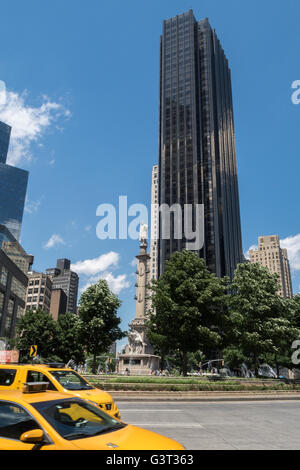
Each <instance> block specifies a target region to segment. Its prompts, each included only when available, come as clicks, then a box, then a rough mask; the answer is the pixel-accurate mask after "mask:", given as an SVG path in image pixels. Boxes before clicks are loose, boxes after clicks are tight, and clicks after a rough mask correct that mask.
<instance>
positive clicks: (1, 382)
mask: <svg viewBox="0 0 300 470" xmlns="http://www.w3.org/2000/svg"><path fill="white" fill-rule="evenodd" d="M16 373H17V370H16V369H0V387H1V386H2V387H9V386H10V385H11V384H12V383H13V382H14V380H15V376H16Z"/></svg>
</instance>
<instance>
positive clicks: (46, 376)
mask: <svg viewBox="0 0 300 470" xmlns="http://www.w3.org/2000/svg"><path fill="white" fill-rule="evenodd" d="M25 382H48V390H53V391H58V392H66V393H70V394H72V395H74V396H76V397H80V398H84V399H86V400H89V401H91V402H93V403H94V404H95V405H98V406H100V408H101V409H102V410H103V411H105V412H106V413H108V414H109V415H111V416H113V417H114V418H118V419H119V418H120V412H119V410H118V407H117V405H116V404H115V402H114V400H113V398H112V396H111V395H110V394H109V393H107V392H104V391H103V390H100V389H99V388H96V387H94V386H93V385H91V384H90V383H89V382H88V381H87V380H86V379H84V378H83V377H82V376H81V375H80V374H78V373H77V372H75V371H74V370H73V369H69V368H66V367H64V365H63V364H58V363H51V364H35V365H32V364H0V391H1V390H21V389H22V387H23V384H24V383H25Z"/></svg>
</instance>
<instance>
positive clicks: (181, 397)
mask: <svg viewBox="0 0 300 470" xmlns="http://www.w3.org/2000/svg"><path fill="white" fill-rule="evenodd" d="M108 393H110V394H111V395H112V397H113V399H114V400H115V401H117V402H122V401H124V402H125V401H126V402H138V401H148V402H168V401H183V402H226V401H228V402H229V401H276V400H300V394H299V393H292V392H291V393H284V394H283V393H268V394H259V393H257V394H253V393H245V394H239V395H232V394H228V395H215V394H212V395H210V394H209V393H207V394H205V395H203V394H201V395H187V394H180V393H179V394H178V393H177V392H174V395H170V394H160V393H159V392H158V393H157V395H154V394H153V393H151V394H149V393H138V394H135V395H134V394H128V393H127V392H125V393H124V394H119V393H118V394H117V393H114V391H111V392H108Z"/></svg>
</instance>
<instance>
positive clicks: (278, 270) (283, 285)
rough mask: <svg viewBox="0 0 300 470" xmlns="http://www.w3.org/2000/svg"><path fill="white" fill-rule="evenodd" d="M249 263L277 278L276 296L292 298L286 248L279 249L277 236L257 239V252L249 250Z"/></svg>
mask: <svg viewBox="0 0 300 470" xmlns="http://www.w3.org/2000/svg"><path fill="white" fill-rule="evenodd" d="M249 257H250V263H259V264H260V265H261V266H264V267H265V268H268V269H269V271H271V273H273V274H277V275H278V278H279V290H278V294H279V295H281V297H284V298H292V297H293V289H292V280H291V271H290V263H289V259H288V254H287V250H286V248H280V242H279V237H278V235H270V236H262V237H259V238H258V248H257V250H249Z"/></svg>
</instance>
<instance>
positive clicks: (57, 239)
mask: <svg viewBox="0 0 300 470" xmlns="http://www.w3.org/2000/svg"><path fill="white" fill-rule="evenodd" d="M64 244H65V241H64V239H63V238H62V237H61V236H60V235H57V234H56V233H54V234H53V235H51V237H50V238H49V240H48V241H47V243H45V245H44V248H46V249H47V250H48V249H49V248H53V247H54V246H56V245H64Z"/></svg>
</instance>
